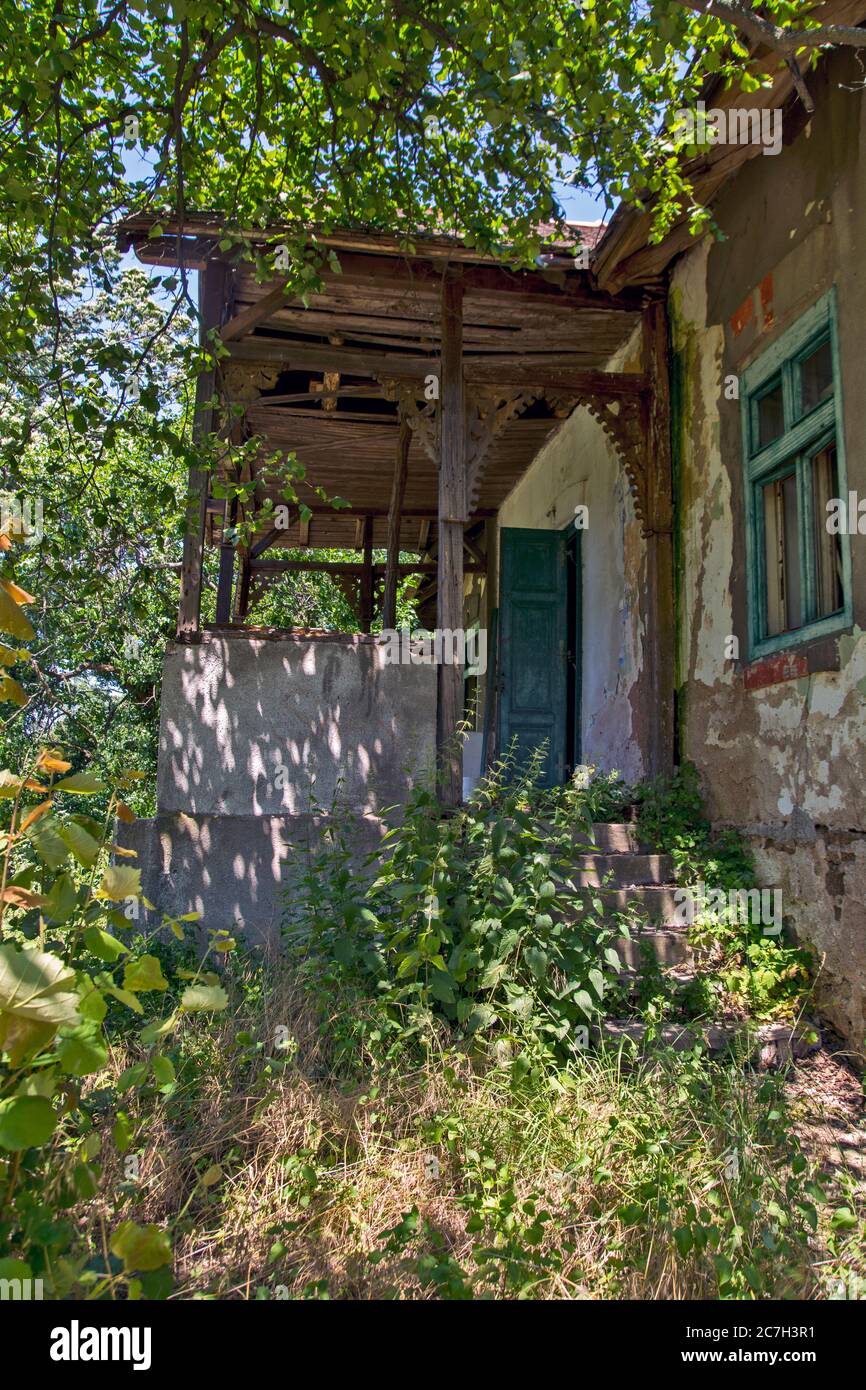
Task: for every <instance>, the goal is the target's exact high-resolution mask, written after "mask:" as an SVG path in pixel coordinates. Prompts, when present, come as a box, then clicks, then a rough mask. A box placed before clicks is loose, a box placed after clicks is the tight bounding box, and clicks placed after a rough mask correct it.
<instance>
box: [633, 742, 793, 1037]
mask: <svg viewBox="0 0 866 1390" xmlns="http://www.w3.org/2000/svg"><path fill="white" fill-rule="evenodd" d="M634 799H635V801H636V803H637V806H638V828H639V831H640V834H641V836H642V838H643V839H645V840H646V841H647V842H648V843H649V844H650V845H652V846H653V848H655V849H657V850H660V851H662V852H664V853H667V854H670V855H671V857H672V859H673V862H674V871H675V874H676V877H677V880H678V882H679V883H680V884H681V885H683V886H692V885H696V884H698V883H702V884H704V885H705V887H706V888H708V889H718V890H721V891H722V892H724V893H725V894H730V893H732V892H733V893H735V894H737V893H748V892H749V890H751V889H754V888H755V887H756V886H757V884H756V878H755V867H754V864H753V862H752V858H751V856H750V854H749V852H748V849H747V847H746V845H745V843H744V841H743V839H742V836H741V835H740V834H739V832H738V831H736V830H734V829H728V830H723V831H721V832H720V833H718V834H714V833H713V830H712V827H711V825H710V822H709V820H708V819H707V816H706V811H705V809H704V803H703V797H702V795H701V790H700V782H699V778H698V772H697V769H696V768H695V766H694V764H692V763H684V764H683V765H682V766H681V767H679V768H677V770H676V771H675V773H674V775H673V777H672V778H669V779H666V778H658V779H656V780H654V781H651V782H648V783H645V784H643V785H641V786H639V787H636V788H635V789H634ZM690 939H691V940H692V942H693V943H694V944H695V945H696V946H698V947H699V948H700V947H702V948H703V949H704V952H705V953H706V955H707V956H708V958H709V961H710V963H711V967H712V969H713V972H714V973H715V974H716V975H717V976H718V979H719V982H720V984H721V986H722V987H723V989H724V990H725V991H726V993H727V996H728V998H729V1001H730V1003H731V1005H732V1006H733V1007H735V1008H737V1009H738V1010H740V1011H742V1010H747V1011H748V1012H749V1013H750V1014H752V1015H753V1016H754V1017H757V1018H769V1017H774V1016H776V1017H778V1016H780V1015H786V1016H791V1015H794V1014H797V1013H799V1012H801V1011H802V1009H803V1007H804V1004H805V1002H806V999H807V998H808V994H809V990H810V988H811V981H812V976H813V970H814V959H813V956H812V954H811V953H810V952H809V951H808V950H805V949H803V948H800V947H797V946H793V945H790V944H789V943H788V942H786V941H785V939H784V937H783V936H782V935H774V936H769V935H766V934H765V933H764V931H763V927H762V924H761V923H760V922H758V921H754V920H753V919H752V917H751V916H750V915H749V916H748V920H745V921H744V920H743V914H742V913H741V912H740V911H739V909H738V908H731V907H730V906H729V907H726V908H725V909H723V910H722V911H721V912H715V911H714V912H713V913H712V915H710V914H708V913H705V914H704V915H703V916H702V915H701V914H700V913H698V915H697V916H696V918H695V922H694V926H693V927H692V929H691V932H690Z"/></svg>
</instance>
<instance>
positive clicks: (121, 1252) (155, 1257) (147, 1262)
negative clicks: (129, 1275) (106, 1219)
mask: <svg viewBox="0 0 866 1390" xmlns="http://www.w3.org/2000/svg"><path fill="white" fill-rule="evenodd" d="M111 1253H112V1255H116V1256H117V1257H118V1259H120V1260H122V1261H123V1267H124V1269H125V1270H148V1269H159V1268H160V1266H161V1265H167V1264H170V1263H171V1243H170V1241H169V1238H168V1234H167V1232H166V1231H163V1230H161V1229H160V1227H159V1226H153V1225H150V1226H139V1225H137V1224H136V1222H135V1221H122V1222H121V1223H120V1225H119V1226H118V1228H117V1230H116V1231H115V1232H114V1234H113V1236H112V1237H111Z"/></svg>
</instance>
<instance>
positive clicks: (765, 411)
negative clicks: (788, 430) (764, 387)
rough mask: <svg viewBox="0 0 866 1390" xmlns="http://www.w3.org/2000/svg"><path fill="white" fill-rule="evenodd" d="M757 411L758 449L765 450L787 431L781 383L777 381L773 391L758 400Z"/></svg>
mask: <svg viewBox="0 0 866 1390" xmlns="http://www.w3.org/2000/svg"><path fill="white" fill-rule="evenodd" d="M757 409H758V448H759V449H765V448H766V447H767V445H768V444H772V442H773V440H774V439H778V438H779V436H780V435H781V434H783V433H784V431H785V417H784V412H783V408H782V383H781V381H777V382H776V385H775V386H774V387H773V388H772V390H771V391H768V392H767V393H766V395H764V396H760V397H759V398H758V401H757Z"/></svg>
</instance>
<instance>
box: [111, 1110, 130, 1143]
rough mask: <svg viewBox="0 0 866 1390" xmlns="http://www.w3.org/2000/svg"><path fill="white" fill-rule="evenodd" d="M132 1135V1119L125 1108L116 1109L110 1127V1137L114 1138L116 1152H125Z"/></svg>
mask: <svg viewBox="0 0 866 1390" xmlns="http://www.w3.org/2000/svg"><path fill="white" fill-rule="evenodd" d="M132 1135H133V1128H132V1121H131V1120H130V1118H129V1116H128V1115H127V1113H126V1111H125V1110H118V1112H117V1114H116V1115H115V1117H114V1124H113V1125H112V1129H111V1137H112V1139H113V1140H114V1143H115V1147H116V1148H117V1152H118V1153H122V1154H125V1153H126V1151H127V1149H128V1148H129V1146H130V1144H131V1143H132Z"/></svg>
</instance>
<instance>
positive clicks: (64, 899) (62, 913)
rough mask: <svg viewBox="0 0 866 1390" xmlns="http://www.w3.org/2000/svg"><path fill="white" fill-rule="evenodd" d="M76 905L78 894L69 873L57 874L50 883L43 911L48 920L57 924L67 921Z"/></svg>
mask: <svg viewBox="0 0 866 1390" xmlns="http://www.w3.org/2000/svg"><path fill="white" fill-rule="evenodd" d="M77 906H78V894H77V893H76V890H75V884H74V883H73V881H72V879H71V877H70V875H69V874H58V876H57V878H56V879H55V880H54V882H53V884H52V885H51V891H50V892H49V894H48V896H47V899H46V902H45V907H44V908H43V913H44V915H45V917H46V918H47V919H48V921H49V922H55V923H57V925H58V926H60V925H62V924H63V923H64V922H68V921H69V919H70V917H71V916H72V914H73V913H74V912H75V909H76V908H77Z"/></svg>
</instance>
